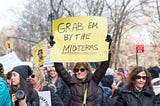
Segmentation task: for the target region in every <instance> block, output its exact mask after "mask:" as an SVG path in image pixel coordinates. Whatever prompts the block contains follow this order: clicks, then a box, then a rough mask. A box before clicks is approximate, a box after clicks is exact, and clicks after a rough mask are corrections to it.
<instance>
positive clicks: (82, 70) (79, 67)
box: [55, 55, 111, 106]
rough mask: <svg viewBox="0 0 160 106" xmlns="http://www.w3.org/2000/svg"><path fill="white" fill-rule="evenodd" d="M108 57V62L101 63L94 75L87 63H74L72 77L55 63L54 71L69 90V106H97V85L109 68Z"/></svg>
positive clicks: (60, 65) (60, 64) (61, 66)
mask: <svg viewBox="0 0 160 106" xmlns="http://www.w3.org/2000/svg"><path fill="white" fill-rule="evenodd" d="M110 57H111V56H110V55H109V59H108V61H104V62H101V64H100V66H99V68H97V69H96V71H95V72H94V74H92V73H91V66H90V65H89V63H87V62H79V63H76V64H75V66H74V68H73V71H74V73H75V74H74V75H72V76H70V74H69V73H68V72H67V71H66V69H65V68H64V66H63V64H62V63H55V68H56V71H57V72H58V74H59V75H60V76H61V77H62V79H63V81H64V82H65V83H66V84H67V85H68V86H69V88H70V91H71V95H72V97H71V106H82V105H83V106H99V104H98V103H99V101H98V84H99V82H100V81H101V79H102V77H103V76H104V75H105V72H106V70H107V68H108V67H109V61H110Z"/></svg>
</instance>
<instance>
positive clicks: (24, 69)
mask: <svg viewBox="0 0 160 106" xmlns="http://www.w3.org/2000/svg"><path fill="white" fill-rule="evenodd" d="M12 71H15V72H17V73H19V75H20V76H21V77H22V78H24V79H25V80H26V79H27V78H28V77H29V76H30V75H32V73H33V71H32V70H31V68H30V67H29V66H28V65H19V66H16V67H14V68H13V69H12Z"/></svg>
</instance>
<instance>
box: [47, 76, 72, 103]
mask: <svg viewBox="0 0 160 106" xmlns="http://www.w3.org/2000/svg"><path fill="white" fill-rule="evenodd" d="M47 82H48V84H52V81H51V78H50V76H49V77H48V78H47ZM54 85H55V86H56V94H57V95H58V96H59V97H60V98H61V100H62V101H63V103H64V106H70V99H71V93H70V91H69V88H68V86H67V85H66V84H65V83H64V81H63V80H62V79H61V78H60V77H58V79H57V80H56V82H55V84H54Z"/></svg>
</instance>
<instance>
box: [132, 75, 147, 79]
mask: <svg viewBox="0 0 160 106" xmlns="http://www.w3.org/2000/svg"><path fill="white" fill-rule="evenodd" d="M135 78H136V79H141V78H142V79H143V80H146V79H147V76H139V75H137V76H136V77H135Z"/></svg>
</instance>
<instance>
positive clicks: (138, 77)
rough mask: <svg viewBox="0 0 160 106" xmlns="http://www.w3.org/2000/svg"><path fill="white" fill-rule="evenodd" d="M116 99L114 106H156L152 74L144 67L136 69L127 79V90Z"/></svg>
mask: <svg viewBox="0 0 160 106" xmlns="http://www.w3.org/2000/svg"><path fill="white" fill-rule="evenodd" d="M114 99H116V100H115V101H114V102H113V106H154V105H155V100H154V99H155V94H154V91H153V87H152V84H151V75H150V73H149V72H148V71H147V70H146V69H145V68H144V67H140V66H139V67H136V68H135V69H134V70H133V71H132V72H131V73H130V75H129V77H128V78H127V82H126V85H125V88H123V89H122V90H121V91H120V93H119V94H118V96H117V98H114Z"/></svg>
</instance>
